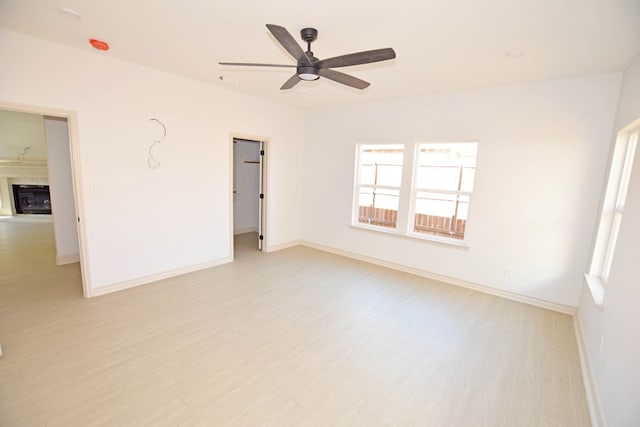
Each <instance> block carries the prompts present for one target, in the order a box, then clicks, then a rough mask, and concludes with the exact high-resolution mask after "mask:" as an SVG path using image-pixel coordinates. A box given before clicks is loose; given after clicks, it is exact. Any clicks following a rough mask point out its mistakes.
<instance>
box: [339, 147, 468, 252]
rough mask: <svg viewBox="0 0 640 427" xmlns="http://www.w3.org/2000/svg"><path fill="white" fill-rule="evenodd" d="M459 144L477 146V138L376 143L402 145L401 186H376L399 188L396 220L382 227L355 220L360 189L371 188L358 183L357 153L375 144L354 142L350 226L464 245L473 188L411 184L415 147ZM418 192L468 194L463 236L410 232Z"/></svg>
mask: <svg viewBox="0 0 640 427" xmlns="http://www.w3.org/2000/svg"><path fill="white" fill-rule="evenodd" d="M463 143H474V144H477V145H478V146H479V141H477V140H451V141H420V142H414V143H392V144H380V146H381V147H384V146H393V145H403V146H404V156H403V163H402V184H401V186H400V187H387V186H380V188H385V189H394V190H399V194H400V197H399V203H398V215H397V221H396V228H390V227H382V226H377V225H371V224H365V223H361V222H358V219H359V195H360V188H361V187H366V188H371V187H372V186H371V185H368V184H367V185H363V184H360V153H361V149H362V147H363V146H374V145H377V144H367V143H362V144H356V158H355V174H354V186H353V188H354V191H353V205H352V218H351V226H352V227H356V228H362V229H367V230H374V231H378V232H383V233H387V234H393V235H397V236H401V237H408V238H412V239H418V240H425V241H430V242H436V243H445V244H448V245H454V246H463V247H468V246H469V244H468V242H469V232H470V227H469V224H470V222H469V219H470V216H471V200H472V197H471V196H472V194H473V190H472V191H470V192H469V191H459V192H450V191H442V190H433V189H423V188H417V187H415V185H414V184H415V179H414V177H415V176H416V174H417V168H418V150H419V149H420V146H421V145H426V144H437V145H446V144H463ZM477 156H478V152H477V149H476V171H477ZM421 191H427V192H430V193H443V194H445V193H446V194H454V193H455V194H458V193H460V194H462V195H465V196H468V197H469V206H468V215H467V223H466V227H465V234H464V238H463V239H455V238H447V237H443V236H437V235H431V234H426V233H418V232H414V231H413V230H414V225H415V204H416V195H417V193H418V192H421Z"/></svg>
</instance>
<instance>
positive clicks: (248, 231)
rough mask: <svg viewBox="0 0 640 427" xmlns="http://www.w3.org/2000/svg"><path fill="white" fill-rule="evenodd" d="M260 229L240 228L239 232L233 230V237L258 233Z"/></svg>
mask: <svg viewBox="0 0 640 427" xmlns="http://www.w3.org/2000/svg"><path fill="white" fill-rule="evenodd" d="M257 232H258V229H257V228H256V227H247V228H238V229H237V230H233V235H234V236H235V235H236V234H244V233H257Z"/></svg>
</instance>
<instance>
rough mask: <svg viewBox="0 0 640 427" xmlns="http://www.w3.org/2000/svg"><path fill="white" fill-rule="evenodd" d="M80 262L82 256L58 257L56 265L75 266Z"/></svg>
mask: <svg viewBox="0 0 640 427" xmlns="http://www.w3.org/2000/svg"><path fill="white" fill-rule="evenodd" d="M74 262H80V254H70V255H56V265H64V264H73V263H74Z"/></svg>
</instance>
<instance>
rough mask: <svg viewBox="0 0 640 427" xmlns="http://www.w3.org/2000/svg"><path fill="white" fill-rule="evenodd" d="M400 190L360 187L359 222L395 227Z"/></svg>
mask: <svg viewBox="0 0 640 427" xmlns="http://www.w3.org/2000/svg"><path fill="white" fill-rule="evenodd" d="M399 201H400V191H399V190H386V189H374V188H366V187H365V188H360V194H359V196H358V222H359V223H361V224H370V225H377V226H380V227H388V228H395V227H396V224H397V221H398V203H399Z"/></svg>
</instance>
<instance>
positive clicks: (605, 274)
mask: <svg viewBox="0 0 640 427" xmlns="http://www.w3.org/2000/svg"><path fill="white" fill-rule="evenodd" d="M621 222H622V214H620V213H616V214H615V215H614V217H613V223H612V224H611V232H610V234H609V244H608V245H607V252H606V253H605V255H604V262H603V263H602V275H601V277H602V280H603V281H604V282H605V283H606V282H607V280H609V273H610V272H611V264H612V263H613V255H614V253H615V251H616V243H617V241H618V233H619V232H620V223H621Z"/></svg>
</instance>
